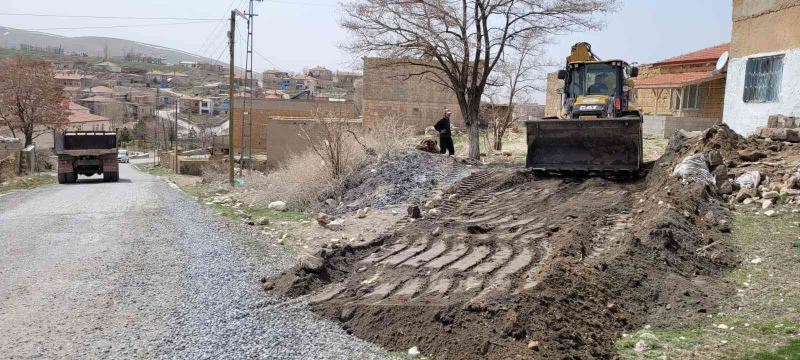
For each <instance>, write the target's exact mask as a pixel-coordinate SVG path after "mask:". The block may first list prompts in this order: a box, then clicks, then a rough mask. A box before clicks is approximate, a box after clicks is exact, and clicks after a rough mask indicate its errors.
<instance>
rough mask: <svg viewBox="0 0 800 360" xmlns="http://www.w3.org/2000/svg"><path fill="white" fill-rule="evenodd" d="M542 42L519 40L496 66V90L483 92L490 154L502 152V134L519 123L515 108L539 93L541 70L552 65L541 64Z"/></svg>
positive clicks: (528, 38)
mask: <svg viewBox="0 0 800 360" xmlns="http://www.w3.org/2000/svg"><path fill="white" fill-rule="evenodd" d="M544 44H546V42H545V39H544V38H530V37H527V38H519V39H517V41H515V49H516V50H515V51H514V52H509V53H508V54H507V55H506V56H504V57H503V58H502V59H501V60H500V62H499V63H498V65H497V68H496V71H495V74H494V75H493V79H494V80H493V81H494V83H495V84H498V85H497V86H494V87H490V88H489V89H487V90H486V92H485V98H486V99H487V100H488V104H487V106H486V107H487V109H486V111H485V112H484V113H485V114H486V115H487V119H486V120H487V122H488V127H489V129H488V130H489V131H488V132H489V135H490V137H491V144H492V149H493V150H497V151H500V150H503V137H504V136H505V134H506V131H508V129H509V128H510V127H511V126H512V125H513V124H514V122H516V121H517V120H519V118H518V114H520V113H519V112H517V111H514V108H515V106H516V105H518V104H519V103H520V102H526V101H527V100H528V97H527V96H528V95H530V93H531V92H535V91H542V88H541V86H537V83H539V82H540V81H541V80H543V79H544V77H543V76H541V74H542V73H543V72H542V71H541V70H542V69H543V67H545V66H548V65H552V64H549V63H547V62H545V61H544V51H543V50H544V49H543V45H544Z"/></svg>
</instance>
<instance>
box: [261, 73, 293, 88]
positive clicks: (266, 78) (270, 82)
mask: <svg viewBox="0 0 800 360" xmlns="http://www.w3.org/2000/svg"><path fill="white" fill-rule="evenodd" d="M261 83H262V86H263V87H264V89H267V90H286V89H288V88H289V86H290V84H291V76H289V73H288V72H285V71H280V70H266V71H264V72H263V73H261Z"/></svg>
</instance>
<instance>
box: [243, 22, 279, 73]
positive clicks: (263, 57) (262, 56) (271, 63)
mask: <svg viewBox="0 0 800 360" xmlns="http://www.w3.org/2000/svg"><path fill="white" fill-rule="evenodd" d="M236 35H239V40H242V41H243V42H246V41H247V40H245V38H244V36H243V35H242V33H241V31H240V30H239V26H238V25H237V26H236ZM253 52H254V53H256V55H258V57H260V58H261V59H262V60H264V61H266V62H268V63H269V64H270V65H272V66H274V67H275V68H276V69H277V68H278V67H279V66H278V65H276V64H275V63H274V62H272V61H270V60H269V59H267V57H266V56H264V55H262V54H261V53H260V52H258V50H256V49H255V48H254V49H253Z"/></svg>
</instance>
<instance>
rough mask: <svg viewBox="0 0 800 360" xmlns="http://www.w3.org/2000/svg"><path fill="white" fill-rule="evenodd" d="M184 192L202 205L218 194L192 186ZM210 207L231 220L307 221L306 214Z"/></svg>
mask: <svg viewBox="0 0 800 360" xmlns="http://www.w3.org/2000/svg"><path fill="white" fill-rule="evenodd" d="M181 189H183V191H185V192H186V193H187V194H189V195H192V196H194V197H196V198H197V200H198V201H200V202H202V203H204V204H205V203H209V202H210V201H211V200H212V198H213V197H214V196H216V194H214V193H213V192H211V191H210V190H209V189H208V188H206V187H205V186H203V185H190V186H183V187H181ZM208 206H210V207H212V208H214V210H216V211H217V212H218V213H219V214H220V215H222V216H224V217H226V218H229V219H231V220H242V219H245V218H247V217H250V218H251V219H254V220H255V219H259V218H262V217H266V218H267V219H269V220H270V222H276V221H289V222H300V221H303V220H305V219H306V216H305V214H303V213H301V212H297V211H291V210H287V211H275V210H271V209H267V208H259V207H247V206H242V207H240V208H238V209H236V208H233V207H230V206H228V205H225V204H208Z"/></svg>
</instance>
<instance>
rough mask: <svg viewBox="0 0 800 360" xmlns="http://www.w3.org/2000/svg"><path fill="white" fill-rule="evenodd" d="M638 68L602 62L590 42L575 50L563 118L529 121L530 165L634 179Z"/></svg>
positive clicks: (564, 75) (638, 150) (564, 76)
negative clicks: (632, 102)
mask: <svg viewBox="0 0 800 360" xmlns="http://www.w3.org/2000/svg"><path fill="white" fill-rule="evenodd" d="M638 73H639V69H638V68H637V67H633V66H631V65H629V64H628V63H627V62H625V61H622V60H605V61H603V60H601V59H600V58H598V57H597V56H596V55H595V54H594V53H592V48H591V45H589V44H588V43H585V42H584V43H577V44H575V45H573V46H572V53H571V54H570V56H569V57H567V65H566V69H563V70H559V72H558V78H559V79H561V80H564V89H563V92H561V93H562V96H561V97H562V101H561V105H562V106H561V110H560V111H559V116H557V117H551V118H544V119H542V120H532V121H527V122H526V126H527V136H528V155H527V159H526V165H527V167H529V168H533V169H534V170H542V171H548V172H554V171H555V172H581V173H612V174H616V175H620V174H630V175H636V174H637V173H638V171H639V168H640V167H641V165H642V156H643V155H642V114H641V112H639V111H637V110H635V109H631V108H630V105H629V101H630V97H631V92H632V82H631V81H630V78H633V77H636V76H637V75H638Z"/></svg>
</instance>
